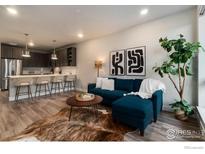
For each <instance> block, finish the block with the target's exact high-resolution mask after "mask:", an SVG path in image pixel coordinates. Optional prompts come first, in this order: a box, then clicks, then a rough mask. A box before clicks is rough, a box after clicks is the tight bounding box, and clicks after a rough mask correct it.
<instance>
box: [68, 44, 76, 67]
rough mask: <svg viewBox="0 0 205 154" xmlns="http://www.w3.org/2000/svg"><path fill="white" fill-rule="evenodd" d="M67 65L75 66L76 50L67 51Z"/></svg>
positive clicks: (72, 48) (69, 49)
mask: <svg viewBox="0 0 205 154" xmlns="http://www.w3.org/2000/svg"><path fill="white" fill-rule="evenodd" d="M67 63H68V66H76V48H74V47H71V48H68V49H67Z"/></svg>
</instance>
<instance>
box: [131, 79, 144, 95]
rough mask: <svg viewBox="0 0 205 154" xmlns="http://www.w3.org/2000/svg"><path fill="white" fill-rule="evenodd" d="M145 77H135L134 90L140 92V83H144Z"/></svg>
mask: <svg viewBox="0 0 205 154" xmlns="http://www.w3.org/2000/svg"><path fill="white" fill-rule="evenodd" d="M142 81H143V79H135V80H133V91H134V92H138V91H139V89H140V85H141V83H142Z"/></svg>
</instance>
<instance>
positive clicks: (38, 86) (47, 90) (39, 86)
mask: <svg viewBox="0 0 205 154" xmlns="http://www.w3.org/2000/svg"><path fill="white" fill-rule="evenodd" d="M41 86H44V89H41ZM51 90H52V89H51ZM42 91H44V92H45V95H47V92H49V95H51V91H50V88H49V85H48V83H41V84H36V91H35V97H36V94H37V93H38V96H40V95H41V92H42Z"/></svg>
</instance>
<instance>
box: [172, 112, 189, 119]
mask: <svg viewBox="0 0 205 154" xmlns="http://www.w3.org/2000/svg"><path fill="white" fill-rule="evenodd" d="M175 117H176V119H178V120H182V121H185V120H187V119H188V117H187V116H186V115H185V112H184V111H183V110H178V111H176V112H175Z"/></svg>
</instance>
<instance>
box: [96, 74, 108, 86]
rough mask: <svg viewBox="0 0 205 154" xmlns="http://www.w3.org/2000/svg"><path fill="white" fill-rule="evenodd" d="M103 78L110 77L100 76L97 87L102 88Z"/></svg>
mask: <svg viewBox="0 0 205 154" xmlns="http://www.w3.org/2000/svg"><path fill="white" fill-rule="evenodd" d="M103 79H108V78H100V77H98V78H97V81H96V88H102V80H103Z"/></svg>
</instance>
